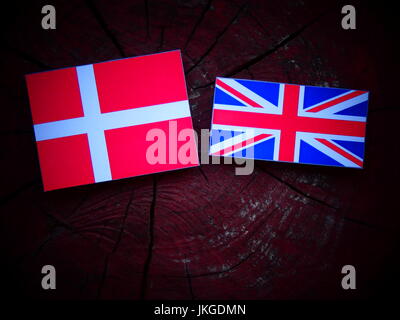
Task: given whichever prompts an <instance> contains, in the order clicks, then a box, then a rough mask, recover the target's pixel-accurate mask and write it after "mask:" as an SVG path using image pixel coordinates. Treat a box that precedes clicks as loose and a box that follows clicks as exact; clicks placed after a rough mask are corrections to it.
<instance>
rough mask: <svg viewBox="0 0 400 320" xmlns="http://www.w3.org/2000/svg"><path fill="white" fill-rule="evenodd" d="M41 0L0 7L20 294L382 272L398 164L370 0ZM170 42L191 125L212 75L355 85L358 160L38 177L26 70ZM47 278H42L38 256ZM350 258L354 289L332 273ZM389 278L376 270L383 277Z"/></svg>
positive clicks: (376, 285)
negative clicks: (65, 180) (50, 179)
mask: <svg viewBox="0 0 400 320" xmlns="http://www.w3.org/2000/svg"><path fill="white" fill-rule="evenodd" d="M45 4H46V3H45V2H44V1H30V2H29V3H26V4H22V3H21V4H18V3H16V4H14V6H15V8H14V10H11V11H7V12H4V13H3V14H4V15H6V16H5V17H4V18H3V19H2V23H3V25H4V26H3V27H2V33H3V46H4V49H3V50H2V53H1V55H2V59H1V69H2V75H3V77H2V78H1V80H0V81H1V85H0V94H1V99H2V103H3V107H2V112H3V113H2V119H3V123H2V129H1V130H0V136H1V141H2V146H3V149H2V156H1V164H2V167H3V173H2V184H1V207H0V208H1V231H0V237H1V241H0V243H1V250H2V257H3V259H2V268H4V272H3V275H4V276H5V277H7V280H8V282H7V284H8V285H9V287H10V288H11V289H12V292H13V293H14V294H15V295H17V296H25V297H35V298H43V299H61V298H78V299H296V298H302V299H304V298H309V299H316V298H341V299H352V298H359V297H369V296H377V295H379V294H381V293H382V291H381V289H382V288H383V287H384V286H386V285H388V283H387V282H386V283H385V281H386V280H387V279H391V278H390V277H392V276H393V275H394V274H395V271H396V266H398V264H397V260H396V258H397V253H396V250H398V242H397V241H398V236H397V235H396V233H397V228H398V227H399V223H400V218H399V217H400V216H399V214H398V209H397V207H398V205H397V202H396V197H397V192H398V187H397V181H398V179H399V178H400V175H399V166H398V164H397V163H396V161H395V159H397V157H396V156H397V155H399V148H398V143H397V141H396V140H395V138H396V137H397V136H398V133H397V127H396V124H395V123H396V118H397V117H398V116H400V114H399V108H398V107H396V103H395V101H396V100H395V97H394V95H395V93H396V91H395V90H394V84H395V83H396V81H395V67H396V66H397V65H398V64H396V62H395V60H394V50H393V49H394V47H393V44H392V43H393V39H395V38H394V29H391V28H389V23H390V20H389V18H388V17H387V14H388V13H387V12H384V10H383V9H382V8H379V7H375V6H374V7H370V6H367V5H366V4H365V3H363V4H361V3H360V2H356V3H354V4H353V5H354V6H355V8H356V10H357V29H356V30H343V29H342V27H341V19H342V14H341V7H342V6H341V5H339V4H337V3H334V2H331V3H328V4H327V3H326V2H321V1H268V2H267V1H255V0H251V1H244V0H234V1H228V0H190V1H181V0H177V1H173V0H160V1H152V0H144V1H106V0H99V1H92V0H90V1H78V0H73V1H53V3H52V4H53V5H54V6H55V8H56V12H57V28H56V30H43V29H42V28H41V24H40V21H41V18H42V16H43V15H42V14H41V8H42V6H43V5H45ZM172 49H181V50H182V56H183V60H184V68H185V74H186V80H187V88H188V93H189V98H190V105H191V111H192V117H193V123H194V127H195V129H196V130H197V131H198V132H199V131H200V129H205V128H209V127H210V122H211V110H212V97H213V90H214V81H215V77H216V76H232V77H236V78H244V79H257V80H265V81H276V82H287V83H296V84H306V85H322V86H331V87H342V88H354V89H366V90H369V91H370V94H371V100H370V106H369V115H368V124H367V143H366V161H365V169H363V170H355V169H346V168H333V167H332V168H331V167H320V166H306V165H295V164H293V165H292V164H284V163H273V162H262V161H256V163H255V170H254V172H253V173H252V174H251V175H248V176H235V174H234V168H235V167H234V166H233V165H224V164H222V165H213V164H208V165H202V166H200V167H197V168H191V169H185V170H180V171H173V172H167V173H161V174H157V175H151V176H145V177H138V178H129V179H124V180H119V181H113V182H106V183H100V184H95V185H87V186H81V187H75V188H69V189H63V190H56V191H51V192H46V193H44V192H43V191H42V190H43V189H42V185H41V179H40V169H39V165H38V160H37V154H36V149H35V142H34V134H33V130H32V121H31V117H30V111H29V103H28V98H27V90H26V86H25V82H24V77H23V75H24V74H26V73H30V72H35V71H44V70H50V69H56V68H62V67H69V66H75V65H82V64H87V63H95V62H101V61H106V60H111V59H117V58H123V57H131V56H136V55H144V54H149V53H154V52H162V51H167V50H172ZM46 264H51V265H54V266H55V268H56V270H57V290H43V289H42V288H41V285H40V282H41V278H42V276H43V275H42V274H41V268H42V266H43V265H46ZM347 264H350V265H354V266H355V267H356V270H357V290H347V291H345V290H343V289H342V288H341V285H340V282H341V278H342V277H343V275H342V274H341V269H342V266H344V265H347ZM385 288H386V287H385ZM11 289H10V290H11Z"/></svg>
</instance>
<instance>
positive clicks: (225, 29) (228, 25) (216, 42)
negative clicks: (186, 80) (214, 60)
mask: <svg viewBox="0 0 400 320" xmlns="http://www.w3.org/2000/svg"><path fill="white" fill-rule="evenodd" d="M247 7H248V4H247V3H246V4H244V5H242V6H241V7H240V8H239V10H238V11H237V12H236V14H235V15H234V16H233V18H232V19H231V20H230V21H229V23H228V24H227V25H226V26H225V27H224V28H223V29H222V31H221V32H220V33H219V34H218V35H217V37H216V38H215V40H214V42H213V43H212V44H211V46H210V47H209V48H208V49H207V50H206V51H205V52H204V53H203V55H202V56H201V57H200V59H199V60H197V62H196V63H195V64H194V65H193V66H191V67H190V68H189V69H188V70H187V71H186V72H185V74H186V75H188V74H189V73H190V72H192V71H193V70H194V69H195V68H196V67H197V66H198V65H199V64H200V63H201V62H202V61H203V60H204V59H205V58H206V57H207V56H208V55H209V54H210V53H211V51H212V50H213V49H214V47H215V46H216V45H217V44H218V42H219V41H220V39H221V38H222V37H223V35H224V34H225V33H226V32H227V31H228V29H229V27H230V26H231V25H232V24H234V23H235V22H236V21H237V20H238V18H239V16H240V14H241V13H242V12H243V10H244V9H246V8H247Z"/></svg>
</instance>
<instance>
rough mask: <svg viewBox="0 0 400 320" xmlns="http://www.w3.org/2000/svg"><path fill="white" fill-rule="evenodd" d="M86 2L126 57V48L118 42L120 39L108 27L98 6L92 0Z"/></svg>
mask: <svg viewBox="0 0 400 320" xmlns="http://www.w3.org/2000/svg"><path fill="white" fill-rule="evenodd" d="M85 2H86V6H87V7H88V8H89V9H90V11H91V12H92V14H93V16H94V17H95V19H96V21H97V23H98V24H99V25H100V27H101V28H102V29H103V31H104V33H105V34H106V35H107V36H108V37H109V38H110V40H111V42H112V43H113V45H114V47H115V48H116V49H117V50H118V53H119V54H120V56H121V57H123V58H125V57H126V54H125V51H124V49H123V48H122V46H121V44H120V43H119V42H118V40H117V38H116V37H115V36H114V34H113V33H112V32H111V30H110V28H109V27H108V25H107V23H106V21H105V20H104V18H103V16H102V14H101V13H100V11H99V10H98V9H97V7H96V6H95V5H94V3H93V1H92V0H85Z"/></svg>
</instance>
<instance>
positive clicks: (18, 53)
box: [2, 44, 53, 69]
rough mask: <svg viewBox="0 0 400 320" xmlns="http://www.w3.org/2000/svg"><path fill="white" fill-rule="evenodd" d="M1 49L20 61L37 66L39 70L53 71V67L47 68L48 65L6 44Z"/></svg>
mask: <svg viewBox="0 0 400 320" xmlns="http://www.w3.org/2000/svg"><path fill="white" fill-rule="evenodd" d="M2 48H3V49H4V50H7V51H9V52H10V53H13V54H15V55H16V56H17V57H20V58H21V59H23V60H25V61H27V62H29V63H32V64H34V65H36V66H38V67H39V68H40V69H53V67H51V66H49V65H48V64H46V63H44V62H43V61H41V60H39V59H38V58H36V57H34V56H33V55H31V54H29V53H27V52H24V51H22V50H19V49H17V48H14V47H10V46H8V45H7V44H4V45H3V46H2Z"/></svg>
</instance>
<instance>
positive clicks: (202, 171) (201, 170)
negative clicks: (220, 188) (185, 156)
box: [198, 166, 209, 184]
mask: <svg viewBox="0 0 400 320" xmlns="http://www.w3.org/2000/svg"><path fill="white" fill-rule="evenodd" d="M198 168H199V170H200V173H201V175H202V176H203V177H204V179H205V180H206V182H207V184H208V183H209V181H208V177H207V175H206V174H205V173H204V170H203V169H202V168H201V166H198Z"/></svg>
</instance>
